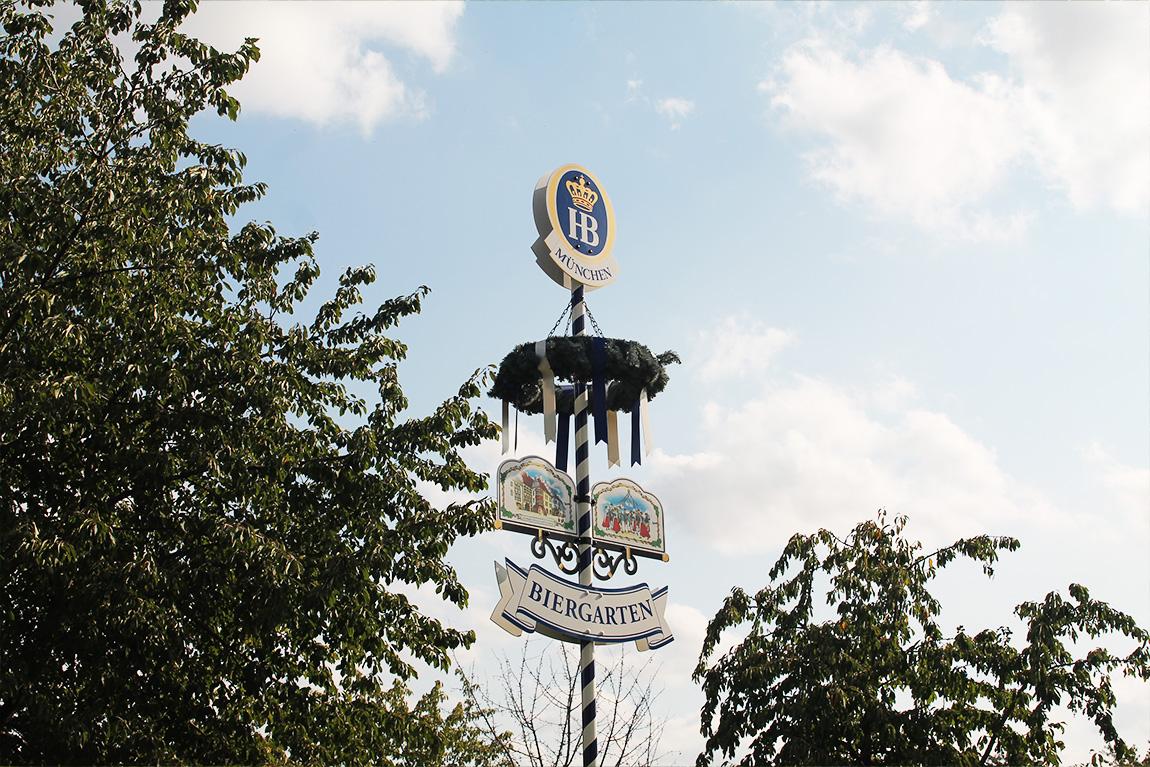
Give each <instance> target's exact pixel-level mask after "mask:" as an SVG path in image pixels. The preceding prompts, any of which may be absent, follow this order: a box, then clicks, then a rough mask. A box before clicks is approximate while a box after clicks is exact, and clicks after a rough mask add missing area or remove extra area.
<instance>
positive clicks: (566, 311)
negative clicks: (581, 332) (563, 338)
mask: <svg viewBox="0 0 1150 767" xmlns="http://www.w3.org/2000/svg"><path fill="white" fill-rule="evenodd" d="M570 312H571V304H570V303H568V304H567V306H565V307H563V313H562V314H560V315H559V319H557V320H555V324H554V325H552V326H551V330H550V331H549V332H548V333H547V337H548V338H551V337H552V336H553V335H555V331H556V329H558V327H559V323H561V322H563V319H564V318H565V317H567V315H568V314H569V313H570ZM583 312H584V313H585V314H586V315H587V319H589V320H591V327H593V328H594V329H595V335H597V336H599V337H600V338H602V337H603V331H602V330H601V329H600V328H599V323H598V322H596V321H595V315H594V314H592V313H591V307H590V306H588V305H587V299H586V298H584V299H583ZM567 324H568V326H570V324H571V323H570V321H568V323H567Z"/></svg>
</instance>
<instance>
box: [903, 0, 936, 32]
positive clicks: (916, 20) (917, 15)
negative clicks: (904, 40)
mask: <svg viewBox="0 0 1150 767" xmlns="http://www.w3.org/2000/svg"><path fill="white" fill-rule="evenodd" d="M903 11H904V13H905V16H904V18H903V20H902V26H903V29H906V30H908V31H910V32H914V31H915V30H918V29H922V28H923V27H925V26H926V25H927V22H929V21H930V17H931V13H932V10H931V7H930V3H929V2H927V0H914V2H912V3H907V4H906V5H905V6H903Z"/></svg>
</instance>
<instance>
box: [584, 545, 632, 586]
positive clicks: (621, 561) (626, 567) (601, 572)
mask: <svg viewBox="0 0 1150 767" xmlns="http://www.w3.org/2000/svg"><path fill="white" fill-rule="evenodd" d="M591 562H592V566H593V568H594V571H595V577H596V578H598V579H599V580H601V581H607V580H610V579H611V577H612V576H613V575H615V571H617V570H618V569H619V565H622V566H623V572H625V573H627V575H634V574H635V573H637V572H639V560H638V559H637V558H636V557H635V556H634V555H633V554H631V547H630V546H628V547H627V548H625V549H623V551H616V552H612V551H611V550H610V549H605V548H603V547H601V546H596V547H595V554H594V558H593V559H592V560H591Z"/></svg>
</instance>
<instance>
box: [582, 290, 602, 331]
mask: <svg viewBox="0 0 1150 767" xmlns="http://www.w3.org/2000/svg"><path fill="white" fill-rule="evenodd" d="M583 311H584V312H586V313H587V318H588V319H589V320H591V327H593V328H595V335H597V336H599V337H600V338H602V337H603V331H602V330H600V329H599V323H598V322H596V321H595V315H594V314H592V313H591V307H590V306H588V305H587V299H586V298H584V299H583Z"/></svg>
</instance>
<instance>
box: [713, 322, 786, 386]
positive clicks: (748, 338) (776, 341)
mask: <svg viewBox="0 0 1150 767" xmlns="http://www.w3.org/2000/svg"><path fill="white" fill-rule="evenodd" d="M792 341H794V336H793V335H792V334H791V333H788V332H787V331H785V330H780V329H778V328H772V327H767V326H766V325H764V324H763V323H761V322H758V321H756V320H752V319H750V318H749V317H745V316H744V317H726V318H724V319H723V320H721V321H720V322H719V323H718V325H717V326H716V327H714V328H710V329H707V330H703V331H700V332H699V333H698V334H697V335H696V338H695V344H696V347H697V348H698V353H697V354H695V355H693V356H695V358H696V359H700V360H702V361H701V363H700V365H699V368H698V370H699V377H700V378H701V379H702V380H703V381H705V382H708V383H714V382H716V381H719V380H722V379H726V378H734V377H739V376H746V375H752V374H757V373H762V372H763V371H765V370H766V369H767V367H768V365H770V363H771V361H772V360H773V359H774V358H775V356H776V355H777V354H778V353H779V352H780V351H782V350H783V349H785V348H786V347H787V346H789V345H790V344H791V342H792Z"/></svg>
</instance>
